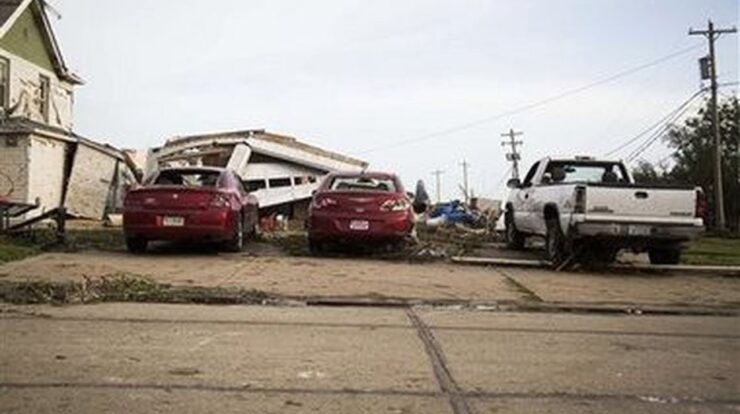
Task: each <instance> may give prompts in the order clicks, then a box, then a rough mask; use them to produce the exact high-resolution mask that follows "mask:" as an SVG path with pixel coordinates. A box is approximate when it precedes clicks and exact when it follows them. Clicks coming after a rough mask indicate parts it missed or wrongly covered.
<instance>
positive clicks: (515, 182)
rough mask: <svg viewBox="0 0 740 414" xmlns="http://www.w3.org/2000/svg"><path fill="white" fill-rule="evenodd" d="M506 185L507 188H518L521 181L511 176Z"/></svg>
mask: <svg viewBox="0 0 740 414" xmlns="http://www.w3.org/2000/svg"><path fill="white" fill-rule="evenodd" d="M506 186H507V187H509V188H520V187H521V186H522V182H521V181H519V179H518V178H511V179H509V181H507V182H506Z"/></svg>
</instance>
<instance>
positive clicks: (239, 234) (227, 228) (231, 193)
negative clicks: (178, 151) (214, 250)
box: [123, 167, 258, 253]
mask: <svg viewBox="0 0 740 414" xmlns="http://www.w3.org/2000/svg"><path fill="white" fill-rule="evenodd" d="M257 207H258V206H257V199H256V198H255V197H254V196H253V195H250V194H249V193H248V192H247V191H246V190H245V188H244V185H243V184H242V181H241V179H240V178H239V177H238V176H237V175H236V174H235V173H234V172H233V171H231V170H227V169H224V168H212V167H186V168H167V169H163V170H161V171H159V172H158V173H157V174H155V175H154V176H153V177H151V178H150V179H149V180H147V183H146V184H145V185H144V186H143V187H141V188H137V189H134V190H131V191H129V192H128V194H127V195H126V198H125V200H124V211H123V231H124V233H125V234H126V246H127V247H128V250H129V251H131V252H134V253H141V252H144V251H146V247H147V244H148V242H149V241H153V240H192V241H213V242H222V243H224V244H225V246H226V247H227V248H228V249H229V250H231V251H239V250H241V249H242V247H243V246H244V239H245V238H248V237H250V236H252V235H254V233H255V231H256V228H257V221H258V213H257Z"/></svg>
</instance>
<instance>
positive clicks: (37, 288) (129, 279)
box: [0, 273, 272, 304]
mask: <svg viewBox="0 0 740 414" xmlns="http://www.w3.org/2000/svg"><path fill="white" fill-rule="evenodd" d="M270 299H272V297H271V296H270V295H269V294H267V293H265V292H262V291H258V290H254V289H224V288H211V287H190V286H172V285H169V284H164V283H157V282H155V281H153V280H151V279H149V278H147V277H145V276H142V275H137V274H132V273H115V274H111V275H107V276H103V277H101V278H100V279H94V280H93V279H87V278H86V279H85V281H83V282H50V281H0V302H8V303H15V304H38V303H51V304H67V303H98V302H152V303H215V304H260V303H263V302H265V301H267V300H270Z"/></svg>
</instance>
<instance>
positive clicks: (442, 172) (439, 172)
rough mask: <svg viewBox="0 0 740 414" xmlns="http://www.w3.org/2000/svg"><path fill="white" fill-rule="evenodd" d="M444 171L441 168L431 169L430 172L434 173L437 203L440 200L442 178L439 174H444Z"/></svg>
mask: <svg viewBox="0 0 740 414" xmlns="http://www.w3.org/2000/svg"><path fill="white" fill-rule="evenodd" d="M444 173H445V172H444V171H442V170H434V171H432V174H434V176H435V178H436V179H437V203H438V204H439V203H441V202H442V190H441V188H442V185H441V184H442V180H441V179H440V176H441V175H442V174H444Z"/></svg>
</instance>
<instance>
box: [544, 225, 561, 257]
mask: <svg viewBox="0 0 740 414" xmlns="http://www.w3.org/2000/svg"><path fill="white" fill-rule="evenodd" d="M546 225H547V234H546V236H545V253H546V254H547V260H548V261H549V262H550V263H551V264H552V266H553V267H557V266H558V265H559V264H561V263H562V262H563V261H564V260H565V259H566V255H565V236H564V235H563V230H562V229H561V228H560V223H558V222H557V221H556V220H547V223H546Z"/></svg>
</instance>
